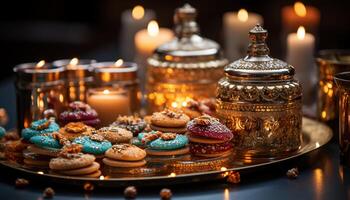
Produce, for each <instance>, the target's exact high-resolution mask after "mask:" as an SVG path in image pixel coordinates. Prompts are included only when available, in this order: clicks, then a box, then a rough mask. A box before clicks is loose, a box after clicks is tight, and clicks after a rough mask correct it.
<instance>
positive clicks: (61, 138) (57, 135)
mask: <svg viewBox="0 0 350 200" xmlns="http://www.w3.org/2000/svg"><path fill="white" fill-rule="evenodd" d="M51 135H52V138H53V139H55V140H58V141H59V142H60V144H61V145H63V146H65V145H69V144H70V141H69V140H68V139H67V138H65V137H64V136H63V135H61V134H60V133H58V132H54V133H52V134H51Z"/></svg>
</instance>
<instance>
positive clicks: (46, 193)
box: [43, 187, 55, 199]
mask: <svg viewBox="0 0 350 200" xmlns="http://www.w3.org/2000/svg"><path fill="white" fill-rule="evenodd" d="M53 196H55V190H53V189H52V188H51V187H48V188H45V190H44V192H43V197H44V198H45V199H51V198H52V197H53Z"/></svg>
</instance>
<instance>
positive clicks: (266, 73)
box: [225, 24, 294, 80]
mask: <svg viewBox="0 0 350 200" xmlns="http://www.w3.org/2000/svg"><path fill="white" fill-rule="evenodd" d="M267 36H268V32H267V31H266V30H265V29H263V27H262V26H260V25H259V24H257V25H256V26H255V27H254V28H253V29H251V30H250V31H249V38H250V40H251V42H250V44H249V46H248V53H247V56H246V57H245V58H242V59H239V60H237V61H235V62H233V63H231V64H229V65H228V66H226V67H225V73H226V74H227V75H228V76H229V77H230V78H231V79H239V80H243V79H247V80H259V79H261V80H291V79H293V76H294V67H293V66H291V65H289V64H287V63H286V62H284V61H281V60H279V59H276V58H271V57H270V56H269V52H270V50H269V48H268V46H267V44H266V38H267Z"/></svg>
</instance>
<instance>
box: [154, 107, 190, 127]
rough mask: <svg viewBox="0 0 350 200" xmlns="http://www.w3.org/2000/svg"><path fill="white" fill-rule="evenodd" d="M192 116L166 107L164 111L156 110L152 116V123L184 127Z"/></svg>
mask: <svg viewBox="0 0 350 200" xmlns="http://www.w3.org/2000/svg"><path fill="white" fill-rule="evenodd" d="M189 120H190V118H189V117H188V116H187V115H185V114H183V113H181V112H177V111H173V110H169V109H166V110H164V111H162V112H155V113H153V115H152V118H151V124H152V125H154V126H159V127H168V128H170V127H172V128H177V127H184V126H186V124H187V122H188V121H189Z"/></svg>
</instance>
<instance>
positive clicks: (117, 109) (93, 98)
mask: <svg viewBox="0 0 350 200" xmlns="http://www.w3.org/2000/svg"><path fill="white" fill-rule="evenodd" d="M87 103H88V104H89V105H90V106H91V107H92V108H93V109H95V110H96V112H97V113H98V116H99V118H100V120H101V125H102V126H108V125H109V124H111V123H112V122H114V121H115V119H116V118H117V116H118V115H129V114H131V111H130V97H129V95H128V93H127V92H126V91H125V90H122V89H120V90H116V89H112V88H108V89H90V90H89V94H88V97H87Z"/></svg>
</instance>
